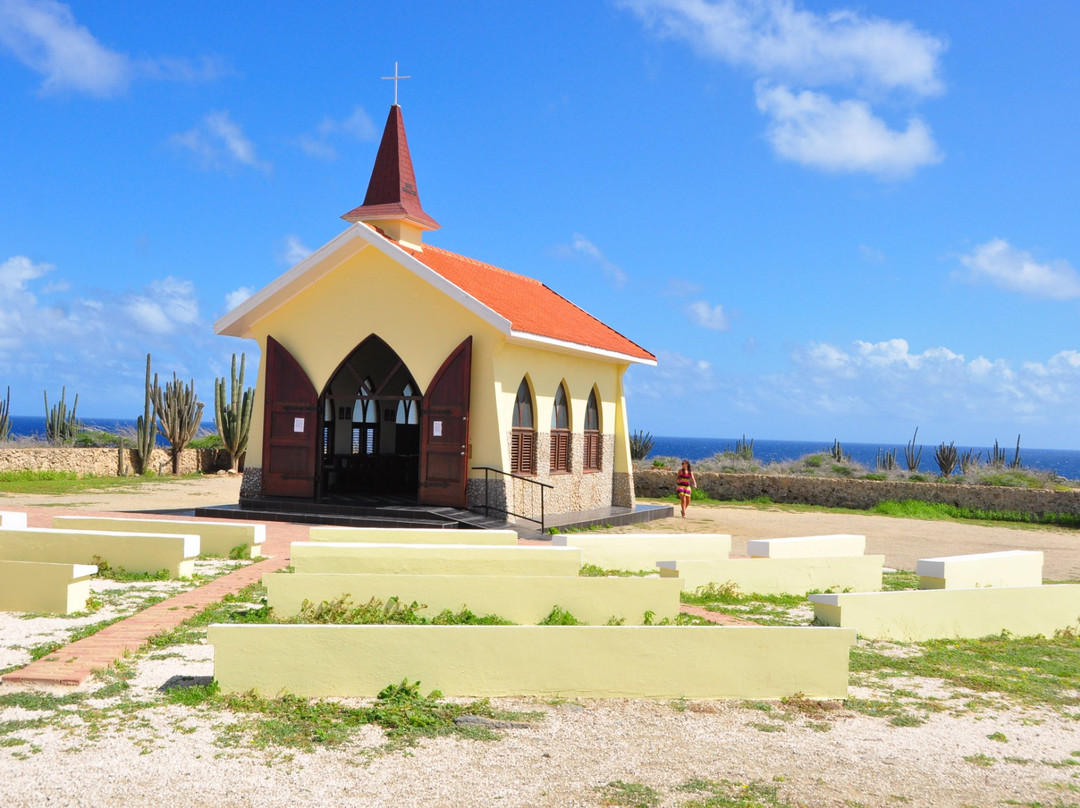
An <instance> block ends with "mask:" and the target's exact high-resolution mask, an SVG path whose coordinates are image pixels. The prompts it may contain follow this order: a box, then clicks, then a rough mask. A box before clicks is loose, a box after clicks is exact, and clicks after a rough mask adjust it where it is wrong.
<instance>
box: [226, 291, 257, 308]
mask: <svg viewBox="0 0 1080 808" xmlns="http://www.w3.org/2000/svg"><path fill="white" fill-rule="evenodd" d="M253 294H255V290H254V289H252V288H251V287H250V286H241V287H240V288H239V289H234V290H233V291H231V292H229V293H228V294H227V295H225V307H226V308H227V309H228V310H229V311H232V310H233V309H235V308H236V307H237V306H239V305H240V304H241V303H243V302H244V301H245V300H247V299H248V298H249V297H251V296H252V295H253Z"/></svg>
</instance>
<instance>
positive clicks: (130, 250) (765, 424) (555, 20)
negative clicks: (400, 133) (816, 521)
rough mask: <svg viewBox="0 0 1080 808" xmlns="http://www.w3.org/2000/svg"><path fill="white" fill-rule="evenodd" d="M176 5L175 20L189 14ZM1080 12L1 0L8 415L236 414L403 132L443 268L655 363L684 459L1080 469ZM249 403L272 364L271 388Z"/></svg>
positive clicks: (1000, 6) (761, 4) (656, 423)
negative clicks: (234, 360)
mask: <svg viewBox="0 0 1080 808" xmlns="http://www.w3.org/2000/svg"><path fill="white" fill-rule="evenodd" d="M178 9H179V11H178ZM1078 30H1080V5H1078V4H1076V3H1074V2H1069V1H1068V0H1045V2H1039V3H1033V4H1020V3H1015V2H995V1H994V0H987V1H986V2H979V3H941V2H929V1H925V2H924V1H922V0H920V1H919V2H915V0H908V1H907V2H905V1H904V0H894V1H892V2H887V3H886V2H864V3H860V4H857V5H856V4H844V3H834V2H810V1H809V0H804V1H803V2H784V0H625V2H620V1H618V0H613V1H612V2H603V1H602V0H598V1H597V2H581V1H575V2H562V1H561V0H554V1H553V2H545V3H507V2H503V1H498V2H469V1H468V0H464V1H463V2H459V3H440V2H434V1H432V2H414V3H407V4H404V3H388V2H363V3H361V2H356V1H355V0H353V2H327V3H284V2H274V0H261V2H259V3H254V2H230V3H219V2H197V1H196V2H187V3H184V4H182V6H180V7H176V6H169V7H168V8H166V7H164V6H160V5H158V4H148V3H135V2H128V1H127V0H116V1H115V2H110V3H80V2H72V3H68V4H64V3H59V2H54V1H53V0H0V119H2V120H3V125H2V126H0V189H2V192H0V390H2V389H3V388H6V387H7V386H8V385H10V387H11V401H12V405H11V408H12V411H13V413H14V414H17V415H39V414H41V413H42V412H43V403H42V391H44V390H47V391H48V392H49V397H50V400H53V399H54V398H57V397H58V396H59V393H60V389H61V387H62V386H66V388H67V391H68V397H69V399H70V397H71V396H72V394H73V393H78V394H79V412H80V414H81V415H83V416H84V417H87V418H92V417H95V416H97V417H120V418H123V417H130V418H134V417H135V415H137V414H139V413H141V407H142V385H143V374H144V371H145V357H146V354H147V353H148V352H149V353H151V354H152V356H153V363H154V369H155V371H157V372H158V373H159V374H160V375H161V376H162V377H168V376H171V374H172V373H173V372H174V371H175V372H177V373H178V374H179V375H180V376H182V377H184V378H193V379H194V380H195V386H196V390H197V392H198V393H199V395H200V397H201V398H202V399H203V400H204V401H208V402H212V400H213V379H214V378H215V377H216V376H220V375H225V374H226V373H227V371H228V366H229V359H230V357H231V355H232V353H233V352H237V353H239V352H241V351H244V352H247V354H248V356H249V361H250V360H254V359H255V358H256V348H255V346H254V344H253V343H249V342H246V341H241V340H235V339H231V338H225V337H217V336H215V335H214V334H213V322H214V321H215V320H216V319H217V318H218V317H220V316H221V315H222V314H224V313H225V312H226V311H227V310H228V309H229V308H230V306H231V305H232V304H235V302H238V301H239V300H241V299H242V298H243V297H244V296H245V295H246V294H250V293H251V292H252V291H253V290H256V289H259V288H261V287H262V286H264V285H266V284H267V283H269V282H270V281H272V280H273V279H274V278H276V277H277V276H278V275H280V274H281V273H283V272H284V271H286V270H287V269H288V267H289V266H291V265H292V264H293V263H295V262H296V261H297V260H300V259H301V258H303V257H304V255H305V254H306V253H308V252H310V251H311V250H313V249H315V248H317V247H319V246H321V245H322V244H324V243H325V242H327V241H328V240H330V239H331V238H333V237H334V236H335V235H337V234H338V233H339V232H340V231H341V230H342V229H344V227H346V224H345V223H344V222H342V221H341V220H340V219H339V217H340V216H341V214H343V213H345V212H346V211H348V210H350V209H351V208H353V207H354V206H356V205H358V204H359V203H360V202H361V201H362V200H363V196H364V191H365V189H366V186H367V180H368V175H369V173H370V170H371V164H372V161H373V159H374V155H375V149H376V147H377V138H378V135H379V133H380V132H381V129H382V125H383V122H384V121H385V118H386V114H387V111H388V110H389V106H390V104H391V103H392V101H393V86H392V83H391V82H388V81H382V80H381V79H380V77H382V76H387V75H390V74H392V73H393V69H394V62H395V61H397V62H399V64H400V70H401V73H402V74H406V75H410V76H412V78H411V79H409V80H406V81H403V82H401V85H400V102H401V105H402V109H403V112H404V116H405V124H406V128H407V130H408V134H409V143H410V147H411V150H412V156H413V161H414V164H415V167H416V171H417V178H418V186H419V190H420V194H421V198H422V200H423V203H424V208H425V209H426V210H427V211H428V212H429V213H430V214H431V215H432V216H434V217H435V218H436V219H437V220H438V221H439V222H440V223H441V224H442V226H443V228H442V230H439V231H437V232H435V233H432V234H429V235H428V237H427V240H428V242H429V243H433V244H437V245H438V246H441V247H445V248H447V249H450V250H454V251H456V252H461V253H464V254H466V255H469V256H472V257H475V258H479V259H481V260H485V261H488V262H491V263H494V264H497V265H499V266H503V267H506V268H508V269H512V270H514V271H518V272H521V273H523V274H526V275H530V276H532V277H536V278H539V279H541V280H542V281H544V282H545V283H547V284H548V285H549V286H551V287H552V288H553V289H555V290H556V291H558V292H560V293H561V294H563V295H565V296H566V297H568V298H570V299H571V300H573V301H574V302H576V303H578V304H579V305H581V306H582V307H583V308H585V309H586V310H588V311H590V312H591V313H593V314H595V315H596V316H598V317H600V318H601V319H603V320H604V321H606V322H608V323H609V324H611V325H612V326H614V327H615V328H617V329H618V330H620V331H621V332H623V333H624V334H626V335H627V336H629V337H630V338H631V339H633V340H634V341H636V342H638V343H639V344H641V345H643V346H644V347H646V348H648V349H649V350H651V351H652V352H653V353H655V354H656V355H657V357H658V359H659V364H658V366H657V367H656V368H647V367H635V368H632V369H631V370H630V371H629V373H628V374H627V380H626V389H627V398H628V404H629V408H630V410H629V411H630V425H631V428H632V429H635V428H638V429H645V430H648V431H651V432H653V433H654V434H660V435H686V436H715V437H734V436H740V435H743V434H746V435H747V436H749V437H756V438H761V439H765V438H776V439H808V440H819V439H820V440H827V441H831V440H832V439H833V438H839V439H840V440H841V441H851V442H856V441H865V442H880V443H903V442H904V441H906V440H907V439H908V438H909V437H910V435H911V433H912V431H913V430H914V428H915V427H916V426H918V427H919V428H920V431H919V435H920V440H921V441H925V442H926V443H936V442H938V441H942V440H944V441H950V440H955V441H956V442H957V443H958V444H975V445H986V444H989V443H992V442H993V441H994V440H995V439H998V440H1000V441H1002V443H1004V444H1008V443H1010V442H1011V441H1012V440H1014V439H1015V436H1016V435H1017V434H1021V435H1023V442H1024V445H1026V446H1030V447H1049V448H1071V449H1080V339H1078V337H1077V313H1078V306H1080V274H1078V272H1077V268H1078V267H1080V228H1078V227H1077V215H1078V214H1077V211H1078V210H1080V204H1078V203H1080V198H1078V197H1080V181H1078V177H1080V166H1078V162H1080V158H1078V149H1077V145H1076V144H1077V132H1080V104H1078V102H1077V99H1078V98H1080V48H1077V47H1076V42H1075V40H1076V31H1078ZM253 382H254V373H253V369H252V370H249V383H253Z"/></svg>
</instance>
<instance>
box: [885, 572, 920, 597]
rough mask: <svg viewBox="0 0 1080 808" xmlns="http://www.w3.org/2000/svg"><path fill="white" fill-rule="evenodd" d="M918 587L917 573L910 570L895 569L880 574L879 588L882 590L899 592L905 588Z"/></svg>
mask: <svg viewBox="0 0 1080 808" xmlns="http://www.w3.org/2000/svg"><path fill="white" fill-rule="evenodd" d="M918 588H919V574H918V573H917V572H912V571H910V570H896V571H895V572H884V573H882V574H881V589H882V591H884V592H900V591H902V590H905V589H918Z"/></svg>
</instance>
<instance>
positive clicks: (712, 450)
mask: <svg viewBox="0 0 1080 808" xmlns="http://www.w3.org/2000/svg"><path fill="white" fill-rule="evenodd" d="M80 420H81V421H82V422H83V425H84V426H86V427H88V428H90V429H98V430H101V431H103V432H113V433H115V432H118V431H131V432H132V433H133V432H134V430H135V419H134V418H130V419H123V418H86V419H80ZM201 428H202V431H203V432H205V433H207V434H213V433H214V432H216V431H217V430H216V428H215V426H214V423H213V421H204V422H203V423H202V425H201ZM11 434H12V435H13V436H15V437H39V438H44V436H45V418H44V417H42V416H37V417H35V416H22V415H13V416H11ZM654 440H655V443H654V444H653V448H652V451H651V452H649V457H678V458H684V457H685V458H686V459H688V460H690V461H697V460H704V459H706V458H709V457H712V456H713V455H715V454H717V453H719V452H722V451H724V450H725V449H734V448H735V443H736V439H735V438H678V437H668V436H655V437H654ZM157 445H158V446H167V445H168V443H167V441H166V440H165V439H164V438H162V437H161V436H160V435H158V437H157ZM841 446H843V448H844V451H845V452H847V453H848V454H850V455H851V457H852V459H853V460H855V461H857V462H859V463H862V464H863V465H864V466H866V467H867V468H870V469H873V467H874V459H875V458H876V457H877V454H878V451H879V450H885V451H889V450H891V449H896V462H897V463H898V464H899V465H900V467H901V468H903V467H904V448H905V444H902V443H844V442H843V441H841ZM831 447H832V441H799V440H757V439H755V440H754V457H755V458H757V459H758V460H761V461H762V462H763V463H771V462H779V461H783V460H795V459H797V458H799V457H803V456H804V455H808V454H813V453H815V452H820V451H822V450H824V449H829V448H831ZM936 448H937V446H936V445H929V444H923V452H922V464H921V466H920V468H921V469H922V470H923V471H927V472H933V471H936V470H937V466H936V465H935V463H934V449H936ZM956 448H957V450H958V451H959V452H961V453H963V452H965V451H967V450H969V449H974V450H975V451H977V452H982V459H983V460H984V461H985V460H986V458H987V456H988V455H989V454H990V447H988V446H957V447H956ZM1000 448H1001V449H1004V450H1005V462H1006V463H1011V462H1012V459H1013V453H1014V452H1015V450H1016V444H1015V443H1013V444H1008V443H1006V444H1003V445H1002V446H1000ZM1020 462H1021V464H1022V465H1024V466H1026V467H1028V468H1032V469H1039V470H1040V471H1055V472H1057V474H1058V476H1059V477H1065V478H1067V479H1070V480H1078V479H1080V451H1076V450H1073V449H1029V448H1027V447H1026V446H1024V445H1023V443H1021V444H1020Z"/></svg>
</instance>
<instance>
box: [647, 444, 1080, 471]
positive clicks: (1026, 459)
mask: <svg viewBox="0 0 1080 808" xmlns="http://www.w3.org/2000/svg"><path fill="white" fill-rule="evenodd" d="M654 440H655V441H656V442H655V443H654V444H653V448H652V451H651V452H649V457H678V458H686V459H687V460H690V461H691V462H693V461H696V460H704V459H705V458H709V457H712V456H713V455H715V454H717V453H719V452H722V451H724V450H725V449H734V448H735V443H736V439H735V438H672V437H662V436H656V437H654ZM840 445H841V446H842V447H843V449H844V451H845V452H847V453H848V454H849V455H851V459H852V460H855V461H856V462H858V463H862V464H863V465H864V466H866V467H867V468H870V469H873V468H874V460H875V459H876V458H877V455H878V451H879V450H884V451H890V450H892V449H896V462H897V464H898V465H899V467H900V468H906V466H905V464H904V449H905V446H906V445H905V444H903V443H899V444H897V443H844V442H843V441H840ZM916 445H918V444H916ZM831 448H832V441H831V440H830V441H798V440H755V441H754V457H755V458H757V459H758V460H761V461H762V462H763V463H771V462H780V461H783V460H795V459H797V458H800V457H803V456H804V455H808V454H814V453H815V452H821V451H822V450H828V449H831ZM999 448H1000V449H1003V450H1004V451H1005V462H1006V463H1011V462H1012V460H1013V454H1014V453H1015V451H1016V443H1015V442H1014V443H1012V444H1011V445H1010V444H1004V445H1000V446H999ZM935 449H937V445H936V444H935V445H932V446H931V445H928V444H923V451H922V462H921V464H920V468H921V469H922V470H923V471H925V472H936V471H937V464H936V463H935V462H934V450H935ZM956 449H957V451H958V452H960V453H961V454H963V453H964V452H966V451H967V450H969V449H974V450H975V451H976V452H982V460H983V462H985V461H986V458H987V457H988V456H989V454H990V449H991V447H988V446H957V447H956ZM1020 464H1021V465H1022V466H1025V467H1027V468H1031V469H1039V470H1040V471H1055V472H1057V474H1058V476H1059V477H1065V478H1067V479H1070V480H1077V479H1080V451H1076V450H1073V449H1028V448H1027V447H1026V446H1024V445H1023V443H1021V444H1020Z"/></svg>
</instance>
